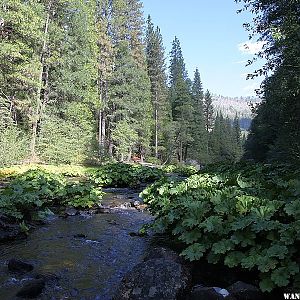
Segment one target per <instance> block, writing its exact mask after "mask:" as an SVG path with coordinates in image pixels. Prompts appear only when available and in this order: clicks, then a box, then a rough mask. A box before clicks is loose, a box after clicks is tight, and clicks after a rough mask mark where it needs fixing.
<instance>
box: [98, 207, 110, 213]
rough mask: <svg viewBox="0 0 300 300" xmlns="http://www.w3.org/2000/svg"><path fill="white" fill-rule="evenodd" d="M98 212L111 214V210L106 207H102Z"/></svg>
mask: <svg viewBox="0 0 300 300" xmlns="http://www.w3.org/2000/svg"><path fill="white" fill-rule="evenodd" d="M97 212H98V213H99V214H109V213H110V209H109V208H108V207H105V206H100V207H99V208H98V209H97Z"/></svg>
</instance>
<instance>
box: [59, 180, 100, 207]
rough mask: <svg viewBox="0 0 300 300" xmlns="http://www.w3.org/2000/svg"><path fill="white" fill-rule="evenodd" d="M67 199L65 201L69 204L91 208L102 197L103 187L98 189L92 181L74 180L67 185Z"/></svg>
mask: <svg viewBox="0 0 300 300" xmlns="http://www.w3.org/2000/svg"><path fill="white" fill-rule="evenodd" d="M66 195H67V200H65V201H64V202H65V203H66V204H67V205H68V206H73V207H76V208H91V207H93V206H95V204H97V203H98V202H99V199H101V198H102V196H103V192H102V191H101V189H96V188H95V187H94V186H93V185H92V184H91V183H88V182H84V183H79V182H73V183H69V184H67V186H66Z"/></svg>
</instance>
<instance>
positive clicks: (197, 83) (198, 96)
mask: <svg viewBox="0 0 300 300" xmlns="http://www.w3.org/2000/svg"><path fill="white" fill-rule="evenodd" d="M203 97H204V95H203V87H202V82H201V79H200V73H199V70H198V69H196V71H195V74H194V81H193V84H192V100H193V101H192V105H193V109H194V115H193V121H192V138H193V142H192V145H191V150H190V154H189V157H190V158H191V159H195V160H197V161H199V162H202V163H204V162H207V160H208V139H207V137H208V134H207V132H206V130H205V122H204V111H203Z"/></svg>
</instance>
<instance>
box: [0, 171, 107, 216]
mask: <svg viewBox="0 0 300 300" xmlns="http://www.w3.org/2000/svg"><path fill="white" fill-rule="evenodd" d="M101 196H102V192H101V190H99V189H96V188H94V186H93V185H91V184H89V183H81V184H80V183H76V182H74V183H67V181H66V179H65V178H64V177H63V176H61V175H57V174H53V173H49V172H46V171H44V170H41V169H34V170H28V171H26V172H25V173H23V174H21V175H18V176H17V177H16V178H15V179H14V180H12V182H11V183H10V184H9V185H8V186H7V187H6V188H5V189H4V190H2V191H1V193H0V212H1V213H3V214H5V215H8V216H11V217H13V218H16V219H31V218H32V217H34V216H40V215H41V212H43V211H45V210H47V207H49V206H53V205H62V204H67V205H71V206H75V207H83V208H85V207H91V206H93V205H94V204H96V203H97V202H98V201H99V199H100V198H101Z"/></svg>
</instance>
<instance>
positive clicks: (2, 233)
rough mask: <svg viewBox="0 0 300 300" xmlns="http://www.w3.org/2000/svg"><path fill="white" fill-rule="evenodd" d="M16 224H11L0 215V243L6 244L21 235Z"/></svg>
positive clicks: (6, 218)
mask: <svg viewBox="0 0 300 300" xmlns="http://www.w3.org/2000/svg"><path fill="white" fill-rule="evenodd" d="M22 234H23V233H22V231H21V228H20V226H19V225H18V224H15V223H13V222H12V221H11V220H10V219H9V218H8V217H6V216H4V215H2V214H0V242H7V241H11V240H14V239H16V238H17V237H18V236H20V235H22Z"/></svg>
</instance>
